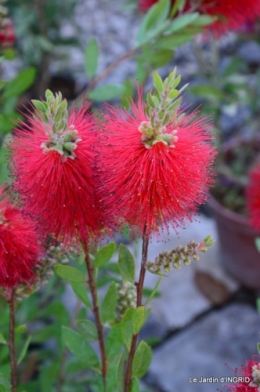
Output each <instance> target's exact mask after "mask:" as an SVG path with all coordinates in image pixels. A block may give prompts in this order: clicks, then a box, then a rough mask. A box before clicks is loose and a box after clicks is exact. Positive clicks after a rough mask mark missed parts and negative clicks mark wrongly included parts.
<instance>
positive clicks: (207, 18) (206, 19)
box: [192, 15, 216, 26]
mask: <svg viewBox="0 0 260 392" xmlns="http://www.w3.org/2000/svg"><path fill="white" fill-rule="evenodd" d="M215 21H216V17H215V16H211V15H200V16H199V17H198V18H197V19H195V20H194V22H193V23H192V24H194V25H195V26H206V25H209V24H211V23H213V22H215Z"/></svg>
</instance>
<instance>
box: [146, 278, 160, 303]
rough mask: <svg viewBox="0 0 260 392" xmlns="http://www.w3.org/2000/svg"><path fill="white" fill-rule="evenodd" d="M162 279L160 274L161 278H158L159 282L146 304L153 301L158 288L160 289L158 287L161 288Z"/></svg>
mask: <svg viewBox="0 0 260 392" xmlns="http://www.w3.org/2000/svg"><path fill="white" fill-rule="evenodd" d="M161 281H162V277H161V276H160V278H159V279H158V280H157V283H156V285H155V287H154V289H153V291H152V292H151V294H150V296H149V298H148V299H147V301H146V302H145V304H144V306H146V305H148V304H149V302H151V300H152V299H153V297H154V296H155V294H156V293H157V290H158V288H159V286H160V284H161Z"/></svg>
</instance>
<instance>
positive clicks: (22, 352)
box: [17, 336, 32, 365]
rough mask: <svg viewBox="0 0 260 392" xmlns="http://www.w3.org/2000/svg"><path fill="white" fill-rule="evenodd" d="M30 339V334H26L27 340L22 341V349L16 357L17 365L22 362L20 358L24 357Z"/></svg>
mask: <svg viewBox="0 0 260 392" xmlns="http://www.w3.org/2000/svg"><path fill="white" fill-rule="evenodd" d="M31 339H32V337H31V336H28V338H27V340H26V341H25V343H24V345H23V348H22V351H21V353H20V355H19V357H18V361H17V363H18V365H19V364H20V363H21V362H22V360H23V359H24V357H25V355H26V353H27V350H28V347H29V344H30V341H31Z"/></svg>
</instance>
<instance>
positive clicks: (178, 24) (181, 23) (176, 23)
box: [166, 12, 199, 33]
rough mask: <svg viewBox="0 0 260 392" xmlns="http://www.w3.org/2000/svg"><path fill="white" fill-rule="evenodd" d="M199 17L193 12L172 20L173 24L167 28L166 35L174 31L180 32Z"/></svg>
mask: <svg viewBox="0 0 260 392" xmlns="http://www.w3.org/2000/svg"><path fill="white" fill-rule="evenodd" d="M198 17H199V13H198V12H193V13H190V14H186V15H183V16H179V17H178V18H176V19H174V20H173V22H171V24H170V25H169V27H168V28H167V30H166V31H167V33H174V32H175V31H178V30H181V29H183V28H184V27H186V26H188V25H189V24H191V23H193V22H194V21H195V20H196V19H197V18H198Z"/></svg>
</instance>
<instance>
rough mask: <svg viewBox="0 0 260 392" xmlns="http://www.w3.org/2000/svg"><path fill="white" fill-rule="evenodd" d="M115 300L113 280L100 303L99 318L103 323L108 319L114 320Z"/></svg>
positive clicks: (116, 297)
mask: <svg viewBox="0 0 260 392" xmlns="http://www.w3.org/2000/svg"><path fill="white" fill-rule="evenodd" d="M117 300H118V292H117V288H116V284H115V282H112V283H111V285H110V286H109V288H108V290H107V293H106V295H105V298H104V300H103V302H102V305H101V318H102V322H103V323H104V324H105V323H106V322H108V321H112V320H114V318H115V309H116V305H117Z"/></svg>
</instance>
